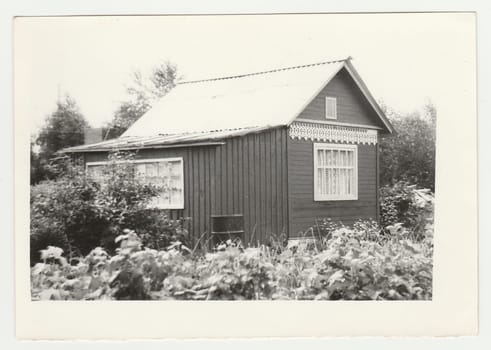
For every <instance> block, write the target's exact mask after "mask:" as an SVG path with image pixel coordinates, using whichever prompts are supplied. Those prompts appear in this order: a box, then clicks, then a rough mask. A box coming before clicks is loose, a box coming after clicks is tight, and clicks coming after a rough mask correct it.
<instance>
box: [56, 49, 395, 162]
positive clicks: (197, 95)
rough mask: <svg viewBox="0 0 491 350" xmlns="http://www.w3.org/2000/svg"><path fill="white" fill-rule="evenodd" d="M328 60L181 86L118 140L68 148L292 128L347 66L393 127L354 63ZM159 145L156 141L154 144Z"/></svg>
mask: <svg viewBox="0 0 491 350" xmlns="http://www.w3.org/2000/svg"><path fill="white" fill-rule="evenodd" d="M350 60H351V57H348V58H347V59H343V60H335V61H327V62H320V63H314V64H308V65H303V66H295V67H287V68H280V69H275V70H270V71H264V72H256V73H250V74H243V75H237V76H230V77H222V78H214V79H206V80H197V81H188V82H181V83H178V84H177V86H176V87H175V88H173V89H172V90H171V91H170V92H169V93H168V94H166V95H165V96H164V97H163V98H162V99H161V100H159V101H158V102H157V103H156V104H155V105H154V106H153V107H152V109H150V110H149V111H148V112H147V113H145V114H144V115H143V116H142V117H141V118H140V119H138V120H137V121H136V122H135V123H134V124H133V125H132V126H131V127H130V128H129V129H128V130H126V132H124V133H123V135H121V136H120V137H119V138H118V139H116V140H109V141H105V142H101V143H97V144H93V145H84V146H77V147H71V148H68V149H65V150H64V151H65V152H77V151H78V152H82V151H89V150H102V149H111V148H119V147H124V148H131V147H136V146H137V145H140V147H145V146H144V144H146V145H147V146H149V147H150V146H152V147H153V146H156V145H157V144H158V145H164V144H176V143H186V142H190V141H191V140H192V141H194V142H196V141H203V140H216V139H218V138H219V137H221V138H226V137H231V136H236V135H237V134H238V133H239V134H244V133H250V132H258V130H264V129H269V128H274V127H279V126H288V125H290V124H291V123H292V122H293V121H294V120H295V119H296V118H297V116H298V115H299V114H300V113H301V112H302V111H303V110H304V109H305V107H306V106H307V105H308V104H309V103H310V102H311V101H312V100H313V99H314V98H315V97H316V96H317V95H318V94H319V93H320V91H321V90H322V89H323V88H324V87H325V86H326V85H327V84H328V83H329V82H330V81H331V80H332V79H333V78H334V77H335V76H336V74H337V73H338V72H339V71H340V70H341V69H343V68H345V69H346V70H347V71H348V73H349V74H350V76H351V77H352V78H353V80H354V81H355V82H356V84H357V86H358V87H359V89H360V90H361V91H362V93H363V95H364V96H365V98H366V99H367V100H368V102H369V103H370V105H371V106H372V108H373V109H374V111H375V112H376V115H377V116H378V117H379V119H380V121H381V123H382V125H384V129H383V130H382V131H385V132H389V133H390V132H392V126H391V125H390V123H389V121H388V120H387V118H386V117H385V115H384V113H383V111H382V110H381V109H380V107H379V105H378V104H377V102H376V101H375V99H374V98H373V96H372V95H371V94H370V92H369V91H368V89H367V87H366V85H365V83H364V82H363V81H362V79H361V77H360V76H359V74H358V73H357V72H356V70H355V68H354V67H353V65H352V64H351V62H350ZM156 142H157V143H156Z"/></svg>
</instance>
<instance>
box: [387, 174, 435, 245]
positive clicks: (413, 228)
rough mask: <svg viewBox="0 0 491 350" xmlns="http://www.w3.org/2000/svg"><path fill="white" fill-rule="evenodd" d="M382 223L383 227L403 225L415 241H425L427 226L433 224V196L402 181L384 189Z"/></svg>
mask: <svg viewBox="0 0 491 350" xmlns="http://www.w3.org/2000/svg"><path fill="white" fill-rule="evenodd" d="M380 223H381V226H382V227H388V226H392V225H395V224H401V225H403V226H404V227H406V228H408V229H409V231H410V232H411V234H412V235H413V236H414V238H415V239H423V238H424V237H425V234H426V232H427V231H428V230H427V225H432V224H433V195H432V194H431V193H430V192H429V191H427V190H421V189H417V188H416V185H410V184H409V183H407V182H402V181H401V182H397V183H396V184H394V185H392V186H384V187H382V188H381V189H380Z"/></svg>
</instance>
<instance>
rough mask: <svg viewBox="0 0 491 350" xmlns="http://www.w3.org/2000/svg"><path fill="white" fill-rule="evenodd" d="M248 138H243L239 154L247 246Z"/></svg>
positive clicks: (248, 228)
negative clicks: (240, 158)
mask: <svg viewBox="0 0 491 350" xmlns="http://www.w3.org/2000/svg"><path fill="white" fill-rule="evenodd" d="M248 140H249V138H248V136H245V137H243V140H242V148H241V153H242V155H243V158H242V162H243V167H242V179H243V198H244V203H243V206H244V231H245V233H244V243H246V244H247V242H249V239H250V231H251V221H250V216H249V209H250V205H249V201H250V197H249V152H248V151H249V145H248Z"/></svg>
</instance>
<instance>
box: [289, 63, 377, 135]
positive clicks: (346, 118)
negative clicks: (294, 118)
mask: <svg viewBox="0 0 491 350" xmlns="http://www.w3.org/2000/svg"><path fill="white" fill-rule="evenodd" d="M326 96H331V97H336V100H337V116H338V118H337V120H336V122H341V123H351V124H361V125H367V126H378V127H382V124H381V122H380V121H379V119H378V116H377V115H376V113H375V111H374V110H373V108H372V107H371V106H370V104H369V103H368V101H367V100H366V98H365V97H364V96H363V94H362V92H361V91H360V90H359V88H358V86H357V85H356V83H355V81H354V80H353V78H351V76H350V75H349V73H348V72H347V71H346V70H345V69H342V70H341V71H340V72H339V73H338V74H337V75H336V76H335V77H334V78H333V79H332V80H331V81H330V82H329V84H327V85H326V86H325V87H324V88H323V89H322V91H321V92H320V93H319V94H318V95H317V96H316V97H315V98H314V99H313V100H312V101H311V102H310V103H309V104H308V105H307V107H305V109H304V110H303V111H302V112H301V113H300V115H299V116H298V118H302V119H314V120H321V121H325V120H326V117H325V97H326Z"/></svg>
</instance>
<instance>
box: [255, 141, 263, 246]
mask: <svg viewBox="0 0 491 350" xmlns="http://www.w3.org/2000/svg"><path fill="white" fill-rule="evenodd" d="M254 136H255V137H254V141H255V143H254V147H255V150H254V152H255V154H256V157H255V159H254V160H255V164H254V170H255V188H256V189H255V193H256V201H255V204H256V232H255V237H254V242H253V243H256V241H258V240H260V239H261V231H262V213H261V212H262V210H263V200H262V195H261V177H262V172H261V169H262V168H261V149H262V145H261V135H260V134H257V135H254Z"/></svg>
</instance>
